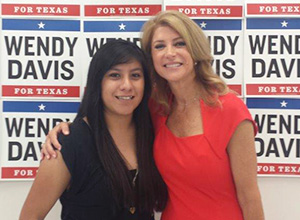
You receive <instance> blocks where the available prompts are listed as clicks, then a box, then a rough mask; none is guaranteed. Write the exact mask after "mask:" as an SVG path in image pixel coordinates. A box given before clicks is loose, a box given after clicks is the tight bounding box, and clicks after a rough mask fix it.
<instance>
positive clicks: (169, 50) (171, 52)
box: [166, 46, 176, 57]
mask: <svg viewBox="0 0 300 220" xmlns="http://www.w3.org/2000/svg"><path fill="white" fill-rule="evenodd" d="M166 53H167V56H171V57H173V56H175V55H176V50H175V48H174V47H173V46H168V47H167V51H166Z"/></svg>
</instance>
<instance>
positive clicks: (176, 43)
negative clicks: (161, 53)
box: [154, 41, 186, 50]
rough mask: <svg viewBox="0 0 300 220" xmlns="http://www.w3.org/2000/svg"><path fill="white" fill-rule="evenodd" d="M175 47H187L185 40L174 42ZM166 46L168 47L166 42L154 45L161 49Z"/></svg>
mask: <svg viewBox="0 0 300 220" xmlns="http://www.w3.org/2000/svg"><path fill="white" fill-rule="evenodd" d="M173 46H174V47H185V46H186V43H185V42H184V41H178V42H175V43H174V44H173ZM164 47H166V45H165V44H156V45H154V48H155V49H156V50H160V49H163V48H164Z"/></svg>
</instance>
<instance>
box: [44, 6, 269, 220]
mask: <svg viewBox="0 0 300 220" xmlns="http://www.w3.org/2000/svg"><path fill="white" fill-rule="evenodd" d="M142 48H143V50H144V51H145V53H146V55H148V57H149V61H150V67H152V68H151V75H152V78H153V82H154V84H153V87H154V89H153V94H152V97H153V99H152V100H151V102H150V103H149V107H150V110H151V116H152V121H153V124H154V129H155V142H154V149H153V150H154V158H155V162H156V165H157V167H158V170H159V172H160V174H161V175H162V177H163V179H164V181H165V183H166V184H167V188H168V193H169V197H168V203H167V206H166V209H165V210H164V212H163V214H162V219H163V220H182V219H188V220H199V219H205V220H227V219H230V220H242V219H244V220H263V219H264V215H263V209H262V202H261V198H260V193H259V189H258V186H257V179H256V178H257V177H256V169H257V164H256V153H255V147H254V135H255V132H256V126H255V124H254V121H253V120H252V118H251V115H250V113H249V111H248V109H247V108H246V106H245V104H244V103H243V102H242V101H241V100H240V99H239V98H238V97H236V96H235V94H233V93H232V92H230V91H229V89H228V88H227V86H226V84H225V83H224V82H223V81H222V80H221V79H220V78H219V77H218V76H217V75H216V74H214V72H213V69H212V66H211V62H212V60H213V57H212V55H211V51H210V46H209V42H208V40H207V38H206V37H205V35H204V33H203V32H202V30H201V29H200V28H199V27H198V25H197V24H196V23H195V22H193V21H192V20H191V19H190V18H188V17H187V16H186V15H184V14H182V13H179V12H177V11H164V12H161V13H159V14H157V15H156V16H155V17H154V18H152V19H150V20H149V21H147V22H146V23H145V25H144V27H143V37H142ZM61 130H62V131H63V132H66V131H67V130H68V129H67V124H66V123H62V124H60V125H58V126H57V127H56V128H54V129H53V131H51V132H50V133H49V137H50V138H48V139H47V142H46V146H45V147H44V148H43V152H44V153H45V155H46V156H47V157H49V153H48V152H50V153H51V155H52V154H54V151H53V149H51V148H52V147H51V144H49V143H50V142H52V143H53V144H54V145H55V146H56V147H57V148H59V147H60V144H59V143H58V142H57V140H56V138H55V136H56V134H57V133H58V132H60V131H61Z"/></svg>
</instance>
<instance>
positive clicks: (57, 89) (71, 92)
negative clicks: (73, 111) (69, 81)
mask: <svg viewBox="0 0 300 220" xmlns="http://www.w3.org/2000/svg"><path fill="white" fill-rule="evenodd" d="M79 91H80V87H79V86H22V85H21V86H19V85H13V86H11V85H8V86H5V85H4V86H2V96H4V97H5V96H8V97H11V96H14V97H76V98H77V97H79Z"/></svg>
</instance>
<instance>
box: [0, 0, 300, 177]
mask: <svg viewBox="0 0 300 220" xmlns="http://www.w3.org/2000/svg"><path fill="white" fill-rule="evenodd" d="M0 3H1V6H0V7H1V24H0V28H1V33H0V37H1V42H0V49H1V55H0V56H1V59H0V72H1V77H0V85H1V91H0V95H1V98H0V108H1V111H0V117H1V121H0V123H1V124H0V127H1V135H0V180H25V179H33V178H34V176H35V174H36V172H37V168H38V165H39V158H40V148H41V145H42V143H43V141H44V139H45V136H46V134H47V133H48V131H49V130H50V129H51V128H53V127H54V126H55V125H56V124H57V123H59V122H61V121H72V120H73V119H74V117H75V115H76V112H77V110H78V107H79V104H80V99H81V97H82V94H83V91H84V88H85V82H86V78H87V71H88V66H89V62H90V60H91V57H92V56H93V54H94V53H95V52H96V51H97V49H98V48H100V47H101V46H102V45H103V44H105V43H106V42H108V41H109V40H112V39H116V38H122V39H125V40H129V41H132V42H134V43H136V44H137V45H138V46H140V36H141V33H140V30H141V28H142V26H143V24H144V22H145V21H147V20H148V19H149V18H150V17H152V16H154V15H155V14H157V13H158V12H160V11H163V10H178V11H180V12H182V13H185V14H186V15H188V16H189V17H190V18H191V19H193V20H194V21H195V22H196V23H197V24H198V25H199V26H200V27H201V28H202V30H203V31H204V32H205V34H206V35H207V37H208V39H209V41H210V44H211V49H212V53H213V55H214V61H213V63H212V65H213V68H214V70H215V72H216V74H218V75H219V76H220V77H222V78H223V79H224V81H225V82H226V83H227V84H228V85H229V87H230V88H231V89H232V90H234V91H236V93H237V94H238V95H239V97H240V98H241V99H243V100H244V101H245V103H246V104H247V106H248V108H249V110H250V112H251V114H252V115H253V118H254V119H255V121H256V123H257V125H258V134H257V136H256V138H255V144H256V152H257V159H258V168H257V171H258V174H259V175H261V176H286V177H299V176H300V114H299V113H300V34H299V33H300V0H285V1H277V0H272V1H268V0H252V1H250V0H249V1H247V0H214V1H212V0H193V1H190V0H185V1H182V0H151V1H150V2H149V1H146V0H128V1H120V0H102V1H95V0H85V1H83V0H72V1H71V0H68V1H63V2H62V1H58V0H52V1H51V3H49V4H48V3H47V4H45V2H44V1H41V0H18V1H14V2H12V1H9V0H6V1H5V0H0Z"/></svg>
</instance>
